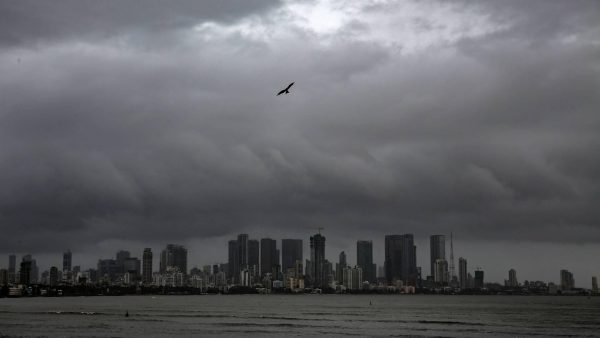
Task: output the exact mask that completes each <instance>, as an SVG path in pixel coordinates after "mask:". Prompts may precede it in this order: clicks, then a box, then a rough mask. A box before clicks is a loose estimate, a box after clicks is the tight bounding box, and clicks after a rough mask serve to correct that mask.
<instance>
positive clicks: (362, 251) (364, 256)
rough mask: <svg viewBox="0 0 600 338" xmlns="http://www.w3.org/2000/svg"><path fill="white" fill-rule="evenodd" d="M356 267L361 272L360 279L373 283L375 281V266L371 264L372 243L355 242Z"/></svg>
mask: <svg viewBox="0 0 600 338" xmlns="http://www.w3.org/2000/svg"><path fill="white" fill-rule="evenodd" d="M356 265H357V266H358V267H360V268H361V270H362V278H363V279H364V280H367V281H369V283H374V282H375V281H376V280H377V277H376V276H375V273H376V272H375V264H373V242H372V241H357V242H356Z"/></svg>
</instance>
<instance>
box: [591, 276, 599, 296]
mask: <svg viewBox="0 0 600 338" xmlns="http://www.w3.org/2000/svg"><path fill="white" fill-rule="evenodd" d="M592 293H594V294H598V278H597V277H596V276H594V277H592Z"/></svg>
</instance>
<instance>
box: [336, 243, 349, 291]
mask: <svg viewBox="0 0 600 338" xmlns="http://www.w3.org/2000/svg"><path fill="white" fill-rule="evenodd" d="M347 266H348V262H347V260H346V253H345V252H343V251H342V252H340V257H339V261H338V263H337V264H336V265H335V275H336V278H335V280H336V281H337V282H338V284H343V282H344V270H346V267H347Z"/></svg>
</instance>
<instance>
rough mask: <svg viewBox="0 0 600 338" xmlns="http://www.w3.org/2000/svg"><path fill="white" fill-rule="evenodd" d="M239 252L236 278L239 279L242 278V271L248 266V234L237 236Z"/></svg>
mask: <svg viewBox="0 0 600 338" xmlns="http://www.w3.org/2000/svg"><path fill="white" fill-rule="evenodd" d="M237 253H238V261H237V266H236V268H237V269H236V271H235V275H236V276H235V280H236V281H237V280H238V279H239V278H240V273H241V271H242V270H244V269H247V268H248V235H247V234H239V235H238V238H237Z"/></svg>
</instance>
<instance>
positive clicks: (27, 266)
mask: <svg viewBox="0 0 600 338" xmlns="http://www.w3.org/2000/svg"><path fill="white" fill-rule="evenodd" d="M19 283H20V284H25V285H28V284H31V261H30V260H25V259H23V261H22V262H21V269H20V270H19Z"/></svg>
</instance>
